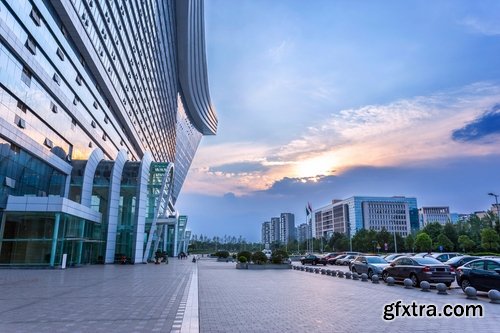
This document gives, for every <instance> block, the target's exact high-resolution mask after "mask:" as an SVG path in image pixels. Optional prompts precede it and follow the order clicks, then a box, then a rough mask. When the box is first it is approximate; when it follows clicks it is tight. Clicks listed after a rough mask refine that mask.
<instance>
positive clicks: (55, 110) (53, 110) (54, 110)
mask: <svg viewBox="0 0 500 333" xmlns="http://www.w3.org/2000/svg"><path fill="white" fill-rule="evenodd" d="M50 109H51V110H52V112H54V113H57V112H58V110H57V105H55V104H54V103H53V102H50Z"/></svg>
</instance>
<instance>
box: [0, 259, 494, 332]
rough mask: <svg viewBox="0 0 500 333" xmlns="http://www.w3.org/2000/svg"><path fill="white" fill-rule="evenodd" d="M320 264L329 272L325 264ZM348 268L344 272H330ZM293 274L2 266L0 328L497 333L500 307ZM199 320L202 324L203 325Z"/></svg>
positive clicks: (212, 265)
mask: <svg viewBox="0 0 500 333" xmlns="http://www.w3.org/2000/svg"><path fill="white" fill-rule="evenodd" d="M320 268H323V267H320ZM327 268H330V269H332V268H335V269H343V270H345V269H346V268H340V267H327ZM449 292H450V294H449V295H446V296H441V295H437V294H436V291H435V290H433V291H432V292H430V293H423V292H420V291H419V290H418V289H413V290H407V289H404V288H403V286H401V285H397V286H394V287H389V286H386V285H385V284H384V283H383V282H382V283H380V284H378V285H376V284H372V283H371V282H361V281H352V280H346V279H340V278H337V277H331V276H326V275H321V274H314V273H307V272H301V271H296V270H237V269H235V264H234V263H225V262H216V261H215V260H212V259H206V258H202V259H200V260H198V263H196V264H193V263H192V262H191V261H190V260H177V259H171V260H170V263H169V264H168V265H165V264H162V265H152V264H148V265H124V266H121V265H106V266H88V267H82V268H72V269H67V270H65V271H62V270H27V269H0V332H197V331H198V330H199V331H200V332H203V333H204V332H207V333H212V332H285V331H287V332H380V331H383V332H384V333H386V332H430V331H441V332H457V331H462V332H463V331H465V332H471V331H473V330H476V331H478V332H497V331H498V327H499V326H498V323H499V322H500V305H498V304H491V303H489V300H488V298H487V297H484V295H483V296H482V297H480V298H479V299H478V300H477V301H471V300H467V299H466V298H465V296H464V294H463V293H462V292H461V291H460V290H459V289H454V290H450V291H449ZM397 300H401V301H402V302H403V303H405V304H410V303H411V302H412V301H415V302H417V303H418V304H435V305H436V306H437V307H438V309H440V308H441V307H442V306H443V305H445V304H462V305H466V304H481V305H483V306H484V310H485V314H484V317H483V318H445V317H442V318H408V317H406V318H397V319H395V320H394V321H392V322H386V321H384V320H383V319H382V314H383V306H384V304H389V303H391V302H396V301H397ZM198 320H199V321H198Z"/></svg>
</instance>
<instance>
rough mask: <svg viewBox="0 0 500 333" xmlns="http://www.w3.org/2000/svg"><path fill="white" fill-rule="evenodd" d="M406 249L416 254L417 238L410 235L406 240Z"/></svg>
mask: <svg viewBox="0 0 500 333" xmlns="http://www.w3.org/2000/svg"><path fill="white" fill-rule="evenodd" d="M405 247H406V250H408V251H410V252H415V237H413V235H412V234H409V235H408V236H406V238H405Z"/></svg>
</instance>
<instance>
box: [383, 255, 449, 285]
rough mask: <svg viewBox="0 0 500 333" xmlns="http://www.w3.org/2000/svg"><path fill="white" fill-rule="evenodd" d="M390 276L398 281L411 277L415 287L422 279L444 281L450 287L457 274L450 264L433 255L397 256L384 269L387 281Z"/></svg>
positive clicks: (432, 281)
mask: <svg viewBox="0 0 500 333" xmlns="http://www.w3.org/2000/svg"><path fill="white" fill-rule="evenodd" d="M389 276H392V277H393V278H394V279H395V280H396V281H403V280H404V279H406V278H410V279H411V280H412V282H413V286H414V287H419V286H420V282H422V281H427V282H429V283H439V282H443V283H444V284H446V286H448V287H449V286H451V284H452V282H453V281H454V280H455V274H454V273H453V272H452V271H451V268H450V266H448V265H445V264H443V263H442V262H440V261H439V260H437V259H434V258H431V257H425V258H421V257H411V258H410V257H400V258H397V259H396V260H394V261H393V262H392V263H391V264H390V265H389V266H388V267H385V268H384V270H383V271H382V279H383V280H384V281H387V278H388V277H389Z"/></svg>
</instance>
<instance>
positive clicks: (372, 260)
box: [366, 257, 387, 264]
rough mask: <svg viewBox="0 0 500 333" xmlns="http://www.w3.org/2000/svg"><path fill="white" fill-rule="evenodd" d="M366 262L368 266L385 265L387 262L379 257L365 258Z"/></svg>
mask: <svg viewBox="0 0 500 333" xmlns="http://www.w3.org/2000/svg"><path fill="white" fill-rule="evenodd" d="M366 260H367V261H368V263H370V264H387V261H385V260H384V259H382V258H380V257H367V258H366Z"/></svg>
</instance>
